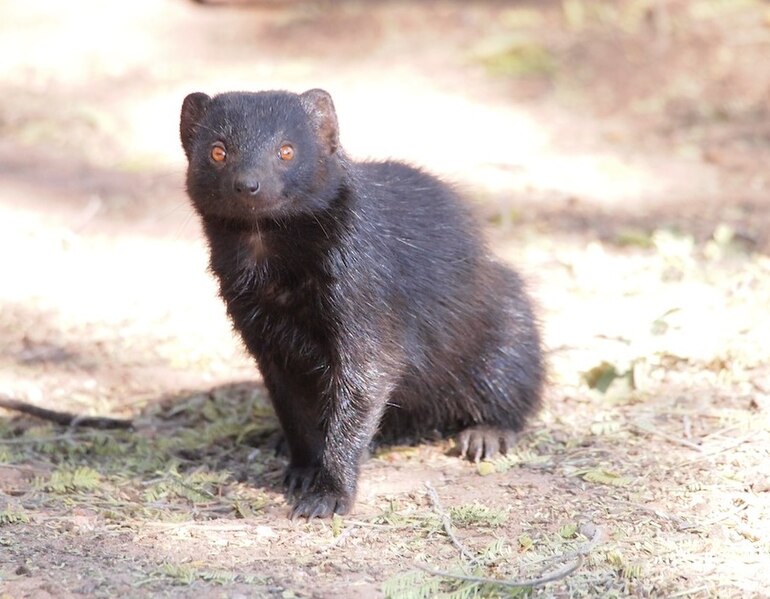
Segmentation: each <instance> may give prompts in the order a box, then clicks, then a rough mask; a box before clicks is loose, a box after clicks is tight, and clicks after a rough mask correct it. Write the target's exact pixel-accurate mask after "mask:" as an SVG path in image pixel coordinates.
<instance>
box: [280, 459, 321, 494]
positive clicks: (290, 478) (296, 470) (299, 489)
mask: <svg viewBox="0 0 770 599" xmlns="http://www.w3.org/2000/svg"><path fill="white" fill-rule="evenodd" d="M317 476H318V468H317V467H316V466H301V467H300V466H289V467H288V468H286V474H285V475H284V477H283V488H284V490H285V491H286V496H287V497H288V498H292V497H294V496H295V495H296V496H297V497H302V496H304V495H305V493H307V492H308V489H310V487H311V485H312V484H313V483H314V482H315V479H316V477H317Z"/></svg>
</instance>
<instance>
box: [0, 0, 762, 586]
mask: <svg viewBox="0 0 770 599" xmlns="http://www.w3.org/2000/svg"><path fill="white" fill-rule="evenodd" d="M769 51H770V4H768V3H767V2H763V1H760V0H529V1H527V0H488V1H483V0H479V1H461V0H424V1H411V2H407V1H396V0H370V1H353V0H349V1H345V0H340V1H334V0H325V1H317V2H310V1H301V0H264V1H259V2H256V1H255V2H249V1H247V0H242V1H239V2H226V1H224V0H221V1H220V0H211V1H210V2H200V3H196V2H192V1H185V0H132V1H125V2H115V1H113V2H104V1H101V0H70V1H68V2H62V1H61V0H56V1H54V0H24V1H21V0H17V1H13V0H12V1H5V2H2V3H0V392H4V393H7V394H9V395H12V396H15V397H18V398H20V399H25V400H28V401H31V402H33V403H36V404H39V405H44V406H46V407H54V408H56V407H59V408H66V409H72V410H75V411H79V412H84V413H99V414H107V413H110V414H118V415H120V414H122V415H126V416H130V415H134V414H136V413H137V412H138V411H139V410H141V409H142V408H143V407H144V406H145V405H147V404H148V403H152V402H154V401H156V400H158V399H159V398H161V397H164V396H166V395H168V394H174V393H178V392H179V391H180V390H183V389H189V390H207V389H211V388H213V387H215V386H216V385H221V384H226V383H230V382H233V381H244V380H245V381H253V380H255V379H257V377H258V375H257V373H256V370H255V368H254V366H253V365H252V363H251V360H250V359H249V358H248V357H247V356H246V355H245V354H244V352H243V350H242V349H241V347H240V344H239V342H238V340H237V339H235V338H234V336H233V334H232V332H231V330H230V326H229V323H228V322H227V320H226V318H225V314H224V308H223V306H222V305H221V302H220V301H219V299H218V298H217V297H216V287H215V285H214V283H213V281H212V279H211V277H210V276H209V275H208V273H207V272H206V264H207V259H208V257H207V251H206V248H205V245H204V243H203V241H202V239H201V235H200V229H199V225H198V222H197V220H196V218H195V216H194V215H193V214H192V211H191V209H190V208H189V206H188V201H187V198H186V196H185V193H184V170H185V167H186V165H185V161H184V155H183V152H182V150H181V147H180V143H179V139H178V120H179V109H180V106H181V102H182V99H183V98H184V96H185V95H186V94H187V93H190V92H192V91H203V92H206V93H209V94H214V93H217V92H223V91H230V90H254V91H256V90H263V89H276V88H277V89H287V90H291V91H295V92H301V91H304V90H306V89H309V88H312V87H321V88H324V89H326V90H328V91H329V92H330V93H331V94H332V96H333V98H334V101H335V103H336V107H337V112H338V117H339V123H340V130H341V141H342V144H343V146H344V147H345V148H346V150H347V152H348V153H349V154H350V155H352V156H353V157H355V158H361V159H363V158H388V157H392V158H397V159H403V160H407V161H409V162H412V163H414V164H417V165H419V166H422V167H425V168H426V169H428V170H430V171H433V172H435V173H438V174H440V175H441V176H443V177H444V178H445V179H447V180H449V181H452V182H454V183H455V184H457V185H458V186H459V188H460V189H462V190H463V192H464V194H465V195H466V197H467V198H468V200H469V201H470V202H472V203H473V204H474V206H475V208H476V210H477V212H478V214H479V216H480V218H481V219H483V221H484V223H485V224H486V228H487V232H488V236H489V239H490V244H491V246H492V249H493V250H494V251H495V252H496V253H497V254H499V255H500V256H502V257H503V258H504V259H506V260H511V261H512V262H513V263H515V264H516V265H517V267H518V268H519V269H520V270H521V271H522V272H523V273H524V275H525V277H526V278H527V280H528V281H529V283H530V288H531V291H532V293H533V295H534V296H535V298H536V299H537V302H538V305H539V306H540V314H541V319H542V321H543V324H544V328H545V336H546V342H547V345H548V348H549V361H550V364H551V385H550V387H549V391H548V395H549V397H548V403H547V409H546V411H545V412H544V415H543V416H542V419H543V422H544V423H545V425H546V427H547V429H548V430H551V431H554V430H561V431H563V432H564V435H565V438H574V439H577V438H582V437H581V435H589V436H590V435H593V436H592V437H590V438H588V437H587V438H588V440H587V441H585V442H586V443H588V444H589V445H590V444H591V443H599V444H601V443H606V444H607V445H606V446H603V447H605V449H606V451H605V453H604V454H602V455H603V456H605V457H606V456H609V455H611V456H615V457H619V460H618V462H617V464H621V465H617V464H616V468H617V469H619V470H618V471H622V468H623V466H622V464H626V465H627V466H629V469H630V470H632V471H633V472H635V473H638V472H646V473H650V472H656V470H655V469H654V468H652V467H651V466H650V463H649V462H646V461H645V460H646V459H647V458H644V459H642V457H641V456H644V455H645V454H644V452H643V451H642V452H641V453H635V454H634V455H631V454H626V453H624V452H625V451H626V450H627V449H628V447H630V445H629V443H630V442H629V441H628V439H629V438H630V439H637V437H634V436H633V435H631V436H629V435H630V433H629V432H628V431H629V430H637V433H638V431H639V430H646V431H649V430H650V426H653V425H651V424H650V423H653V424H654V427H653V428H654V429H655V430H658V431H660V432H661V434H657V435H654V434H653V433H649V434H653V436H652V437H645V436H644V435H648V433H644V434H643V435H642V437H643V438H642V439H641V440H643V441H650V440H652V441H654V442H655V443H657V444H658V445H657V447H658V453H656V454H655V456H656V457H655V459H656V460H657V459H661V460H665V459H668V458H669V457H670V455H673V454H669V452H670V450H671V449H672V447H673V448H675V449H677V450H678V451H679V452H680V453H682V452H684V453H685V454H687V452H692V451H695V450H694V449H693V448H692V447H689V446H687V444H688V443H689V444H690V445H693V444H698V445H699V446H700V444H701V443H704V444H708V443H712V444H716V445H715V446H714V447H716V448H717V449H718V448H719V447H722V446H723V445H720V443H723V444H725V445H724V447H728V446H729V444H730V443H734V442H735V439H737V440H738V441H741V439H743V440H744V441H746V440H747V439H750V440H751V442H753V441H756V440H761V439H765V440H766V439H767V429H768V397H770V366H768V364H770V347H768V345H767V339H768V338H770V318H769V317H768V308H770V258H768V251H770V202H769V201H768V185H770V171H768V160H769V159H770V119H769V116H770V111H769V107H770V61H768V52H769ZM640 422H641V423H642V424H639V423H640ZM644 423H646V424H644ZM605 425H606V426H605ZM634 427H636V428H634ZM757 427H759V429H761V431H764V432H762V433H761V434H762V435H764V436H760V437H756V436H751V435H754V434H755V433H756V429H757ZM725 431H728V432H725ZM752 431H753V432H752ZM640 434H641V433H640ZM602 435H604V436H602ZM613 435H615V436H613ZM624 435H625V436H624ZM744 437H745V439H744ZM666 438H668V439H669V441H670V440H671V439H672V438H675V440H676V439H680V440H681V439H684V440H685V443H684V445H683V444H682V443H677V442H674V443H673V445H667V444H666V443H668V442H667V441H664V440H663V439H666ZM746 442H747V443H748V442H749V441H746ZM742 443H743V441H741V442H740V443H738V445H740V450H743V449H747V448H750V447H754V448H755V449H754V450H752V451H748V449H747V451H745V452H744V453H741V454H739V455H738V454H735V453H724V452H725V451H726V450H724V449H723V450H720V451H717V453H719V455H720V458H724V459H725V462H724V463H723V464H721V466H719V467H717V466H715V465H714V464H713V463H712V464H711V465H712V469H711V470H710V471H709V472H711V473H712V474H713V473H714V472H718V474H713V476H714V477H715V478H713V479H711V478H708V480H709V481H711V483H713V485H716V486H719V485H723V484H726V483H725V482H724V481H725V480H727V478H729V479H730V480H731V481H734V480H740V481H741V483H740V484H738V483H736V485H738V487H740V488H742V489H744V490H746V493H747V494H748V495H751V494H752V493H755V492H759V491H752V490H751V489H761V488H764V489H765V492H766V491H767V489H770V483H768V482H767V481H766V479H763V480H765V482H764V483H763V482H761V480H760V478H761V471H762V463H763V462H762V460H764V463H765V464H766V463H767V462H766V460H767V457H768V456H767V446H766V445H765V446H752V445H746V444H745V443H743V444H742ZM738 445H736V447H737V446H738ZM704 447H705V445H704ZM763 447H764V448H763ZM648 451H652V450H649V449H648ZM736 451H737V450H736ZM639 460H641V461H639ZM703 463H704V462H701V463H700V465H703ZM678 468H679V467H678V466H677V467H676V468H675V469H678ZM688 472H689V471H688ZM740 473H744V474H745V477H744V474H740ZM712 474H709V473H704V472H702V471H701V470H697V469H695V470H693V471H692V472H691V473H689V474H687V476H691V477H692V478H691V479H687V480H688V481H690V482H692V481H698V480H705V479H703V477H709V476H712ZM634 475H635V474H634ZM682 476H685V475H682ZM726 477H727V478H726ZM730 477H733V478H730ZM735 477H738V478H735ZM757 477H760V478H757ZM755 478H756V480H760V482H758V483H756V484H757V485H759V486H758V487H752V485H754V484H755V482H756V481H755ZM752 481H754V482H752ZM658 482H659V483H660V485H662V487H661V488H663V489H664V491H662V492H661V493H662V495H661V497H663V496H665V497H666V498H668V499H660V501H661V502H662V505H668V509H672V510H675V509H676V508H675V507H672V506H674V505H679V504H678V503H677V502H680V500H681V497H683V495H676V499H672V498H674V495H672V494H670V493H669V491H670V489H668V488H667V487H666V485H667V484H669V483H670V482H671V481H668V480H662V481H658ZM711 483H709V484H711ZM612 484H614V483H612ZM683 484H684V483H683ZM688 484H689V483H688ZM692 484H696V483H695V482H693V483H692ZM697 484H700V483H697ZM741 485H743V486H742V487H741ZM762 485H764V487H762ZM688 488H689V487H688ZM710 488H711V487H710ZM714 488H716V487H714ZM720 488H722V487H720ZM736 488H737V487H736ZM723 490H724V489H723ZM701 491H703V488H700V489H694V490H692V492H693V496H692V505H696V504H697V505H700V508H698V509H702V512H697V511H696V512H693V513H703V514H709V513H716V514H727V516H725V518H727V517H728V516H729V515H730V514H733V511H732V510H733V508H734V506H735V505H751V504H750V503H745V504H739V503H736V502H739V501H745V502H749V500H748V499H746V497H748V495H745V496H744V495H740V494H739V493H738V491H735V493H733V491H734V489H733V487H730V488H729V489H727V490H725V491H724V493H722V494H713V493H712V494H709V493H705V494H704V493H701ZM698 493H700V494H698ZM731 493H732V494H731ZM738 495H740V497H741V498H742V499H740V498H737V497H738ZM688 497H689V496H688ZM636 500H638V501H641V500H640V499H638V498H637V499H636ZM636 500H635V501H636ZM669 500H671V501H672V502H673V503H668V504H667V503H666V501H669ZM681 501H684V503H687V504H688V506H690V507H691V505H690V503H688V502H690V500H689V499H687V500H686V501H685V500H681ZM623 505H626V504H623ZM618 509H620V508H618ZM688 509H689V507H688ZM752 509H753V508H752ZM720 510H722V511H720ZM750 512H751V509H749V510H748V511H746V514H749V513H750ZM688 513H689V512H688ZM752 513H753V516H752V517H751V518H749V519H747V520H745V522H744V525H745V526H748V528H749V529H750V531H749V532H750V534H749V536H745V535H744V537H740V535H738V533H736V532H735V531H732V532H729V534H728V533H725V534H726V535H727V536H725V537H724V538H722V537H720V539H721V541H719V542H725V543H727V542H733V541H735V543H736V544H734V545H732V546H731V549H730V551H729V552H728V553H729V554H730V555H732V556H733V557H732V558H729V557H728V558H725V557H724V556H725V555H727V554H724V553H721V552H720V551H721V550H718V549H717V548H714V549H713V551H712V550H711V549H709V548H708V547H709V546H708V545H705V546H699V547H690V549H687V550H686V551H685V553H686V552H687V551H691V553H690V554H687V556H688V557H686V558H682V559H683V561H682V562H681V563H680V564H679V566H677V568H679V569H680V571H683V572H685V574H687V572H689V573H690V574H689V575H690V578H689V579H688V580H690V581H691V582H692V585H695V584H696V582H697V581H698V580H699V577H701V576H704V575H705V574H704V572H706V573H708V572H710V573H711V574H713V573H714V572H717V573H718V574H719V575H720V576H724V577H725V578H724V580H728V581H732V582H729V584H728V583H726V584H728V586H729V585H733V586H729V588H730V589H732V591H730V592H729V593H728V592H727V591H725V593H726V594H723V595H719V596H732V595H731V593H732V592H733V591H734V593H735V596H741V595H740V594H741V593H743V592H750V591H751V589H752V588H753V589H758V588H759V587H751V586H750V585H751V584H752V583H751V581H752V580H754V581H755V582H756V584H759V583H758V581H759V580H760V578H759V574H758V572H759V570H756V567H758V566H757V564H759V563H760V562H759V561H758V559H759V558H757V555H761V554H762V552H763V551H764V552H765V555H766V551H767V549H768V548H767V543H766V539H767V538H769V537H770V529H768V526H770V524H768V521H769V519H768V513H767V508H766V507H765V511H764V512H762V513H760V512H752ZM693 517H694V516H693ZM730 518H732V516H730ZM747 518H748V516H747ZM763 518H764V519H763ZM632 519H634V520H637V519H638V514H637V515H636V516H634V517H633V518H632ZM728 521H729V520H728ZM752 522H753V524H751V523H752ZM752 527H753V528H752ZM731 530H732V529H731ZM741 534H742V533H741ZM730 535H733V537H735V538H737V540H735V538H733V537H730ZM736 535H737V536H736ZM752 535H753V536H752ZM738 537H740V538H738ZM747 539H748V540H747ZM751 539H754V540H751ZM760 539H765V541H761V540H760ZM739 541H740V543H744V544H743V545H740V543H739ZM677 542H679V541H677ZM714 543H717V541H714ZM762 543H764V545H762ZM703 547H706V549H703ZM714 547H716V545H715V546H714ZM701 550H703V551H706V552H710V553H708V556H707V557H704V555H701V554H698V552H699V551H701ZM664 553H665V552H664ZM693 555H694V556H695V557H693ZM735 556H739V557H735ZM740 556H742V557H740ZM703 560H706V561H705V562H703V563H707V564H708V567H706V566H704V567H703V568H705V569H704V570H699V569H698V568H700V566H698V567H697V568H696V566H693V565H692V564H694V563H701V562H702V561H703ZM709 560H710V561H709ZM731 560H732V561H731ZM608 563H609V562H608ZM682 564H686V567H685V566H683V565H682ZM687 564H689V565H687ZM746 564H754V565H755V567H754V569H752V567H749V566H746ZM613 567H614V566H613ZM687 568H690V570H688V569H687ZM709 568H710V569H709ZM680 574H681V572H680V573H679V574H672V576H680ZM755 575H756V578H752V577H753V576H755ZM715 576H716V574H715ZM685 578H686V576H685ZM677 580H678V582H675V583H672V584H673V586H672V587H666V588H669V590H670V589H671V588H673V589H677V588H681V587H680V586H678V585H679V584H684V583H683V582H682V579H681V578H679V579H677ZM747 581H748V582H747ZM659 588H664V587H659ZM709 588H712V589H713V588H719V587H718V586H717V587H709ZM725 588H728V587H725ZM697 594H698V593H697V592H696V593H695V595H697ZM701 594H702V593H701ZM707 594H708V593H707ZM589 595H590V593H589ZM592 596H597V595H592ZM744 596H745V595H744Z"/></svg>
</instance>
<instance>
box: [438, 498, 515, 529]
mask: <svg viewBox="0 0 770 599" xmlns="http://www.w3.org/2000/svg"><path fill="white" fill-rule="evenodd" d="M449 515H450V517H451V518H452V523H453V524H454V525H455V526H459V527H461V528H470V527H473V526H483V527H487V528H496V527H498V526H501V525H502V524H504V523H505V521H506V520H507V519H508V513H507V512H506V511H505V510H502V509H496V508H490V507H487V506H485V505H481V504H480V503H477V502H474V503H466V504H465V505H460V506H457V507H453V508H450V509H449Z"/></svg>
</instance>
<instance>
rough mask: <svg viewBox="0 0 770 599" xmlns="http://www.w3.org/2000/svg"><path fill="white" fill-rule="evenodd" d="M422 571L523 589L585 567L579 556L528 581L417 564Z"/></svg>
mask: <svg viewBox="0 0 770 599" xmlns="http://www.w3.org/2000/svg"><path fill="white" fill-rule="evenodd" d="M415 565H416V566H417V567H418V568H419V569H420V570H422V571H423V572H427V573H428V574H432V575H433V576H441V577H443V578H454V579H455V580H465V581H467V582H476V583H480V584H496V585H499V586H504V587H509V588H522V587H536V586H541V585H544V584H546V583H549V582H554V581H555V580H561V579H562V578H566V577H567V576H569V575H570V574H572V573H573V572H574V571H575V570H577V569H578V568H579V567H580V566H582V565H583V556H582V555H578V556H577V557H576V558H575V561H574V562H572V563H571V564H567V565H566V566H564V567H562V568H561V569H559V570H554V571H553V572H551V573H550V574H547V575H545V576H541V577H540V578H530V579H528V580H510V579H509V580H499V579H497V578H485V577H483V576H465V575H463V574H453V573H451V572H442V571H441V570H434V569H433V568H428V567H426V566H423V565H422V564H415Z"/></svg>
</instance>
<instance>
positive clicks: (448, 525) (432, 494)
mask: <svg viewBox="0 0 770 599" xmlns="http://www.w3.org/2000/svg"><path fill="white" fill-rule="evenodd" d="M425 488H426V489H427V490H428V498H429V499H430V503H431V506H432V507H433V511H434V512H436V514H438V516H439V518H441V524H442V525H443V527H444V532H445V533H446V535H447V536H448V537H449V539H450V540H451V541H452V544H453V545H454V546H455V547H457V549H458V550H459V551H460V555H461V556H462V557H464V558H465V559H467V560H468V561H469V562H471V563H475V562H477V561H478V558H476V557H474V556H473V555H472V554H471V552H470V551H468V549H466V548H465V545H463V544H462V543H461V542H460V541H459V539H458V538H457V537H456V536H455V534H454V532H453V531H452V519H451V518H450V517H449V514H447V513H446V512H445V511H444V508H442V507H441V502H440V501H439V498H438V493H437V492H436V489H435V488H434V486H433V485H432V484H430V483H429V482H426V483H425Z"/></svg>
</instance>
